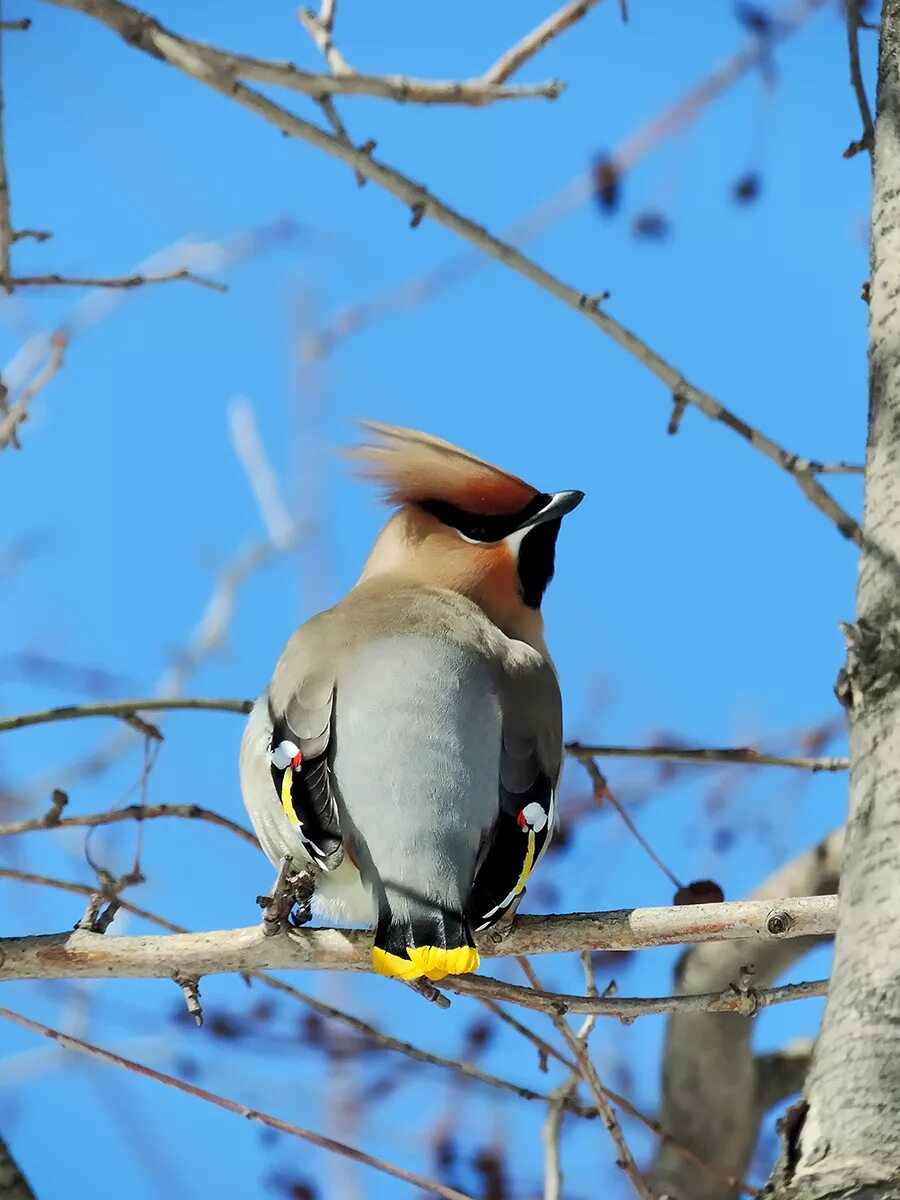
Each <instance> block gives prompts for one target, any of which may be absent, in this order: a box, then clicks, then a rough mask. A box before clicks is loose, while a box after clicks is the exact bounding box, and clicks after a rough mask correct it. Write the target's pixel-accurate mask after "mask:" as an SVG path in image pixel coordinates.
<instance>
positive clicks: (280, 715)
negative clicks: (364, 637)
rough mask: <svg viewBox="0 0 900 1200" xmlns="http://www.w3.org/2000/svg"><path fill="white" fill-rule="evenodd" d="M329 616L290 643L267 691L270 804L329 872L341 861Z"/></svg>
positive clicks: (305, 628)
mask: <svg viewBox="0 0 900 1200" xmlns="http://www.w3.org/2000/svg"><path fill="white" fill-rule="evenodd" d="M329 632H330V622H329V620H328V614H322V616H320V617H316V618H314V619H313V620H312V621H308V622H307V623H306V624H305V625H304V626H302V627H301V628H300V629H299V630H298V631H297V632H296V633H295V634H294V636H293V637H292V638H291V640H290V641H289V642H288V644H287V646H286V647H285V650H284V653H283V654H282V656H281V659H280V660H279V663H278V666H277V667H276V668H275V674H274V676H273V679H272V683H271V685H270V687H269V692H268V715H269V722H270V725H271V730H272V732H271V739H270V746H269V769H270V773H271V777H272V802H273V803H275V804H280V805H281V807H282V809H283V810H284V813H285V815H286V816H287V818H288V821H289V822H290V823H291V825H292V826H293V827H294V829H295V831H296V832H297V834H298V836H299V837H300V839H301V840H302V841H303V843H304V845H305V847H306V850H307V851H308V852H309V854H310V857H311V858H312V859H313V861H314V862H315V863H316V864H317V865H318V866H320V867H321V868H322V869H323V870H325V871H333V870H334V868H335V867H337V866H339V865H340V863H341V860H342V859H343V856H344V850H343V842H342V839H341V827H340V821H339V818H338V810H337V804H336V803H335V798H334V792H333V789H332V784H331V740H332V713H333V707H334V687H335V667H334V655H333V653H332V651H333V650H334V647H333V646H332V645H331V639H329V637H328V633H329Z"/></svg>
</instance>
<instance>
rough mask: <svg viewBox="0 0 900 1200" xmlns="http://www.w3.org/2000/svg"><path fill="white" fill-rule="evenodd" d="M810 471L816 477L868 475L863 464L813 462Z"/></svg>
mask: <svg viewBox="0 0 900 1200" xmlns="http://www.w3.org/2000/svg"><path fill="white" fill-rule="evenodd" d="M809 469H810V470H811V471H812V473H813V474H814V475H865V473H866V468H865V466H864V465H863V464H862V463H847V462H834V463H823V462H811V463H810V464H809Z"/></svg>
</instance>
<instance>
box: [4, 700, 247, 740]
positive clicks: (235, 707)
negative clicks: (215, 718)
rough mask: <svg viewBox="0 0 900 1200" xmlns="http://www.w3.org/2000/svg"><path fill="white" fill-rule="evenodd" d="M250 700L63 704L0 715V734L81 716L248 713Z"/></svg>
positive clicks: (125, 716) (121, 716)
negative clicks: (190, 711)
mask: <svg viewBox="0 0 900 1200" xmlns="http://www.w3.org/2000/svg"><path fill="white" fill-rule="evenodd" d="M252 707H253V701H252V700H229V699H223V700H217V699H206V698H204V697H199V696H147V697H145V698H144V699H141V700H113V701H109V702H105V701H104V702H101V703H97V704H63V705H60V706H58V707H57V708H44V709H41V710H40V711H38V712H31V713H20V714H18V715H17V716H14V717H0V733H5V732H6V731H7V730H10V729H26V728H27V727H28V726H30V725H46V724H49V723H50V722H51V721H75V720H78V719H79V718H81V717H118V718H119V719H120V720H123V721H130V720H132V719H133V718H134V717H139V716H140V714H141V713H142V712H166V711H173V710H180V709H204V710H205V711H208V712H232V713H248V712H249V711H250V709H251V708H252Z"/></svg>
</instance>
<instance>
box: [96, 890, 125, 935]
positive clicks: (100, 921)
mask: <svg viewBox="0 0 900 1200" xmlns="http://www.w3.org/2000/svg"><path fill="white" fill-rule="evenodd" d="M121 907H122V901H121V900H119V899H118V898H114V899H112V900H110V902H109V904H107V906H106V908H104V910H103V912H102V913H100V915H99V916H98V917H97V920H96V921H95V922H94V933H106V931H107V929H109V927H110V925H112V923H113V921H114V920H115V919H116V913H117V912H118V911H119V909H120V908H121Z"/></svg>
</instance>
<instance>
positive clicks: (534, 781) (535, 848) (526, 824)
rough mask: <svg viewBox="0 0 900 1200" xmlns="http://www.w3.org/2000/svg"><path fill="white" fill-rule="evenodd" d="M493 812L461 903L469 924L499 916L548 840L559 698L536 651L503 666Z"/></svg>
mask: <svg viewBox="0 0 900 1200" xmlns="http://www.w3.org/2000/svg"><path fill="white" fill-rule="evenodd" d="M500 694H501V698H502V709H503V745H502V750H501V755H500V778H499V780H498V800H499V811H498V814H497V820H496V822H495V824H494V827H493V829H492V830H491V834H490V837H489V840H488V845H487V847H486V850H485V853H484V855H483V857H482V861H481V864H480V866H479V868H478V871H477V872H476V875H475V880H474V883H473V885H472V891H471V894H470V897H469V903H468V906H467V908H468V916H469V920H470V921H471V923H472V925H473V927H474V928H475V929H487V928H488V927H489V926H490V925H493V924H494V923H495V922H496V921H499V920H500V918H501V917H502V916H503V915H504V913H505V912H506V911H507V910H508V909H509V908H510V906H511V905H512V904H513V902H514V901H515V900H516V897H517V896H519V895H520V894H521V892H522V891H523V890H524V888H525V884H526V883H527V881H528V878H529V876H530V875H531V872H532V871H533V870H534V868H535V867H536V866H537V863H538V862H539V860H540V858H541V856H542V855H543V853H544V851H545V850H546V848H547V845H548V844H549V841H550V838H551V836H552V833H553V827H554V824H555V820H556V791H557V787H558V783H559V774H560V767H561V762H562V702H561V698H560V693H559V684H558V682H557V679H556V673H555V672H554V670H553V667H552V666H551V665H550V663H548V662H547V661H546V660H545V659H543V658H540V656H538V655H537V654H534V655H533V656H532V655H531V654H526V655H524V656H522V657H521V658H519V659H518V660H517V661H516V662H515V663H514V664H513V665H512V669H509V668H507V670H506V671H505V672H504V678H503V682H502V687H501V692H500Z"/></svg>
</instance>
